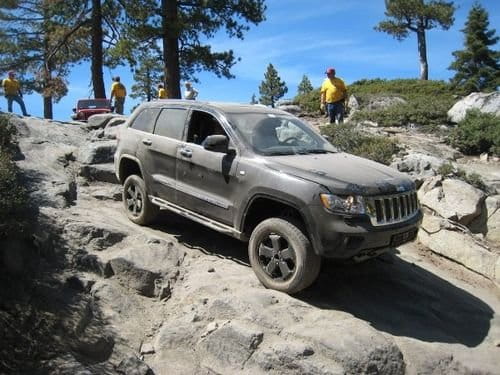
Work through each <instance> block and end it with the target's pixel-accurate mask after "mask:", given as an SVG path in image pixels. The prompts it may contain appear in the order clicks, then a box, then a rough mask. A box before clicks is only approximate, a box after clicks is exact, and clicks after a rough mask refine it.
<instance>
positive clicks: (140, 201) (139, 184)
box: [122, 175, 160, 225]
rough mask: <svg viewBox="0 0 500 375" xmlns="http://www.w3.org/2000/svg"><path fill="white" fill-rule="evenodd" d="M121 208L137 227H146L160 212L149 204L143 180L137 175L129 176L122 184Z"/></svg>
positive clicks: (156, 207)
mask: <svg viewBox="0 0 500 375" xmlns="http://www.w3.org/2000/svg"><path fill="white" fill-rule="evenodd" d="M122 198H123V206H124V207H125V212H126V213H127V217H128V218H129V219H130V220H131V221H132V222H134V223H136V224H139V225H148V224H150V223H152V222H153V221H154V219H155V218H156V217H157V216H158V212H159V211H160V209H159V207H158V206H156V205H154V204H153V203H151V202H150V200H149V198H148V196H147V192H146V184H145V183H144V180H143V179H142V178H141V177H139V176H137V175H130V176H128V177H127V179H126V180H125V183H124V184H123V193H122Z"/></svg>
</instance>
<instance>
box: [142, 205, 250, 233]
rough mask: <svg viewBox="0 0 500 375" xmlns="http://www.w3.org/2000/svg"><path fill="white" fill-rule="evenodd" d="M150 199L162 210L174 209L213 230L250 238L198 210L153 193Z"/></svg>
mask: <svg viewBox="0 0 500 375" xmlns="http://www.w3.org/2000/svg"><path fill="white" fill-rule="evenodd" d="M149 200H150V201H151V203H153V204H155V205H157V206H158V207H160V209H162V210H168V211H172V212H174V213H176V214H178V215H181V216H183V217H185V218H187V219H190V220H193V221H196V222H197V223H199V224H201V225H204V226H206V227H209V228H211V229H213V230H216V231H217V232H221V233H224V234H227V235H229V236H232V237H235V238H237V239H239V240H243V241H245V240H248V238H247V236H245V235H244V234H243V233H242V232H240V231H238V230H236V229H234V228H233V227H230V226H229V225H226V224H222V223H219V222H218V221H216V220H213V219H209V218H207V217H205V216H203V215H200V214H198V213H196V212H193V211H191V210H188V209H186V208H183V207H180V206H178V205H176V204H173V203H170V202H168V201H165V200H163V199H161V198H158V197H155V196H152V195H150V196H149Z"/></svg>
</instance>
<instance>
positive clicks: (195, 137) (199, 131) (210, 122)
mask: <svg viewBox="0 0 500 375" xmlns="http://www.w3.org/2000/svg"><path fill="white" fill-rule="evenodd" d="M216 134H219V135H225V136H227V134H226V132H225V131H224V129H223V128H222V126H221V124H220V123H219V121H217V119H216V118H215V117H214V116H212V115H211V114H209V113H206V112H201V111H193V113H192V115H191V120H190V121H189V128H188V136H187V142H190V143H196V144H198V145H201V144H202V143H203V141H204V140H205V139H206V138H207V137H208V136H209V135H216Z"/></svg>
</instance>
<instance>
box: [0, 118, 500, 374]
mask: <svg viewBox="0 0 500 375" xmlns="http://www.w3.org/2000/svg"><path fill="white" fill-rule="evenodd" d="M124 120H125V119H124V118H122V117H113V116H109V115H104V116H95V117H93V118H91V120H90V121H89V123H88V124H85V125H83V124H77V123H59V122H50V121H44V120H40V119H35V118H28V119H16V120H15V121H16V123H17V127H18V129H19V131H20V136H19V147H20V154H19V157H18V159H19V160H18V165H19V166H20V167H21V169H22V172H23V174H24V176H25V178H26V182H27V186H28V187H29V190H30V196H31V201H32V202H31V203H32V206H33V207H34V210H33V214H32V217H31V221H32V223H33V226H32V228H31V233H30V238H31V239H30V240H28V239H27V240H18V239H16V240H14V239H9V240H5V241H3V242H2V243H0V252H1V260H0V262H1V263H0V267H1V268H2V269H3V270H5V272H3V276H2V278H1V279H0V280H2V286H3V288H2V293H1V297H2V298H1V299H0V337H2V340H1V343H0V373H30V374H36V373H55V374H260V373H270V374H360V373H366V374H377V373H380V374H406V373H407V374H444V373H446V374H498V373H499V370H498V368H500V366H499V364H500V362H499V360H498V358H500V316H499V311H500V298H499V297H500V293H499V289H498V285H499V280H500V267H499V262H498V256H499V250H498V244H499V231H500V224H499V223H500V210H499V207H500V203H499V202H500V198H499V196H498V195H497V191H496V189H497V188H500V186H499V183H500V176H499V173H500V172H499V171H500V164H499V162H498V161H494V160H490V161H480V160H478V159H463V158H460V156H461V155H459V154H458V153H457V152H456V151H454V150H452V149H449V148H447V146H445V145H443V144H442V142H440V140H439V139H437V138H436V139H433V138H432V137H429V136H423V135H422V134H419V133H416V132H411V131H401V132H398V133H397V134H396V135H395V136H397V137H400V140H401V141H402V142H403V143H404V144H405V145H406V149H405V151H404V152H402V153H401V154H400V155H399V156H398V158H396V159H395V160H394V164H393V166H394V167H395V168H398V169H399V170H401V171H404V172H407V173H409V174H410V175H412V176H413V177H414V178H415V180H416V181H417V182H418V184H419V186H420V190H419V196H420V199H421V201H422V204H423V206H424V207H425V210H426V216H425V220H424V225H423V228H422V230H421V231H420V234H419V242H415V243H411V244H408V245H405V246H402V247H400V248H398V249H394V250H393V251H392V252H390V253H387V254H385V255H383V256H382V257H380V258H377V259H373V260H370V261H366V262H364V263H360V264H349V263H347V264H346V263H335V262H325V263H324V264H323V268H322V271H321V274H320V277H319V279H318V281H317V282H316V283H315V284H314V285H313V286H312V287H311V288H309V289H307V290H306V291H304V292H302V293H300V294H298V295H294V296H288V295H286V294H283V293H279V292H276V291H273V290H267V289H265V288H264V287H262V286H261V285H260V283H259V282H258V280H257V278H256V277H255V276H254V273H253V272H252V270H251V268H250V267H249V264H248V257H247V253H246V244H244V243H240V242H238V241H236V240H234V239H232V238H229V237H226V236H224V235H222V234H219V233H216V232H214V231H211V230H209V229H207V228H205V227H203V226H200V225H198V224H195V223H192V222H189V221H187V220H185V219H182V218H180V217H177V216H175V215H173V214H167V213H165V214H163V215H162V216H161V218H160V219H159V220H158V222H157V224H156V225H154V226H152V227H140V226H137V225H134V224H133V223H131V222H130V221H128V219H127V218H126V216H125V214H124V212H123V209H122V203H121V191H120V186H119V185H117V184H116V180H115V177H114V170H113V166H112V164H111V162H112V158H113V153H114V149H115V146H116V134H117V132H118V131H119V127H120V125H121V124H122V123H123V122H124ZM377 131H378V132H381V133H383V132H386V133H387V132H389V133H390V130H387V129H378V130H377ZM391 134H394V133H391ZM393 136H394V135H393ZM448 162H449V163H452V165H454V166H457V168H458V167H459V166H460V168H464V169H470V170H475V171H477V170H480V169H481V171H482V175H483V176H484V180H485V182H486V183H487V187H488V189H487V191H486V192H485V191H482V190H479V189H477V188H474V187H472V186H471V185H469V184H467V183H466V182H463V181H460V180H458V179H456V178H451V177H450V176H441V175H439V174H438V172H437V171H438V169H439V166H440V165H442V164H443V163H448Z"/></svg>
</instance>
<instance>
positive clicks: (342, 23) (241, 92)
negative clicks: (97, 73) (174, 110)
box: [0, 0, 500, 120]
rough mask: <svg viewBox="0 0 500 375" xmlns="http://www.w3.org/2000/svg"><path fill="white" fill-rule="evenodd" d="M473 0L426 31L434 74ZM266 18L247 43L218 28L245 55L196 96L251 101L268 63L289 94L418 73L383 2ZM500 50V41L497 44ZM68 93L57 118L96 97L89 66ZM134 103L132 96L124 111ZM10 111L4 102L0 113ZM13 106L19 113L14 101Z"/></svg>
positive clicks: (216, 46) (299, 5) (271, 3)
mask: <svg viewBox="0 0 500 375" xmlns="http://www.w3.org/2000/svg"><path fill="white" fill-rule="evenodd" d="M473 3H474V0H456V1H455V5H456V6H458V10H457V11H456V13H455V24H454V26H453V27H452V28H451V29H450V30H448V31H442V30H441V29H433V30H431V31H429V32H428V33H427V53H428V60H429V77H430V79H444V80H447V79H449V78H450V77H451V76H452V75H453V72H452V71H449V70H448V69H447V67H448V66H449V64H450V63H451V61H452V55H451V53H452V51H455V50H458V49H462V48H463V33H462V32H460V30H461V29H462V28H463V27H464V23H465V21H466V18H467V14H468V12H469V10H470V8H471V6H472V4H473ZM479 3H480V4H481V5H482V6H483V7H484V8H486V10H487V11H488V13H489V17H490V28H495V29H496V30H497V34H496V35H500V0H480V1H479ZM266 4H267V8H268V9H267V12H266V18H267V20H266V21H264V22H263V23H261V24H260V25H258V26H252V27H251V30H250V31H249V32H248V33H246V34H245V39H244V40H243V41H241V40H238V39H229V38H228V37H227V36H226V35H225V34H224V33H222V32H221V33H219V34H218V35H217V37H216V38H214V39H211V40H210V44H211V45H212V50H214V51H218V50H226V49H233V50H234V52H235V55H236V56H239V57H241V61H240V62H239V63H237V64H236V65H235V66H234V68H233V70H232V72H233V74H234V75H235V76H236V78H235V79H231V80H227V79H225V78H217V77H216V76H215V75H214V74H212V73H208V72H202V73H200V74H199V75H198V78H199V80H200V82H199V83H198V84H196V85H195V86H196V88H197V89H198V91H199V93H200V94H199V96H198V99H199V100H215V101H232V102H245V103H248V102H249V101H250V98H251V96H252V94H254V93H255V94H256V96H257V97H258V96H259V84H260V82H261V81H262V80H263V77H264V72H265V70H266V67H267V65H268V64H269V63H272V64H273V65H274V67H275V68H276V69H277V70H278V73H279V75H280V77H281V78H282V80H284V81H285V82H286V84H287V86H288V93H287V94H286V96H285V97H286V98H292V97H293V96H295V94H296V90H297V85H298V83H299V82H300V80H301V78H302V76H303V75H304V74H306V75H307V76H308V77H309V79H310V80H311V82H312V83H313V85H314V86H315V87H317V86H319V85H320V84H321V82H322V81H323V79H324V77H325V75H324V71H325V69H326V68H327V67H329V66H332V67H335V68H336V70H337V76H339V77H340V78H342V79H344V81H345V82H346V83H347V84H349V83H352V82H354V81H356V80H359V79H363V78H387V79H395V78H417V77H418V75H419V63H418V54H417V42H416V38H415V36H414V35H411V36H410V37H409V38H408V39H406V40H404V41H402V42H398V41H397V40H395V39H393V38H392V37H391V36H389V35H388V34H385V33H380V32H376V31H375V30H374V29H373V27H374V26H375V25H376V24H377V23H378V22H379V21H380V20H382V19H383V18H384V11H385V6H384V0H335V1H324V0H323V1H320V0H309V1H304V0H267V1H266ZM497 48H498V45H497ZM114 75H120V76H121V79H122V82H123V83H124V84H125V85H126V86H127V88H130V86H131V85H132V83H133V81H132V74H131V73H130V70H129V68H128V67H119V68H117V69H113V70H110V69H108V68H105V69H104V77H105V82H106V89H107V90H108V95H109V87H110V85H111V77H112V76H114ZM68 80H69V94H68V95H67V96H66V97H64V98H63V99H62V100H61V101H60V102H59V103H55V104H54V118H55V119H58V120H68V119H69V116H70V114H71V109H72V108H73V107H74V104H75V102H76V100H77V99H79V98H85V97H88V96H89V95H90V94H91V90H90V87H89V83H90V68H89V65H88V64H82V65H79V66H76V67H75V68H74V69H73V71H72V73H71V75H70V76H69V79H68ZM25 103H26V106H27V108H28V112H29V113H30V114H32V115H34V116H40V117H41V116H42V115H43V106H42V98H41V97H40V96H39V95H37V94H34V95H25ZM135 104H137V100H133V99H132V98H130V97H128V98H127V100H126V102H125V114H128V113H130V109H131V108H132V107H133V106H134V105H135ZM2 108H3V110H4V111H5V108H6V103H5V101H0V110H2ZM14 111H15V112H17V113H19V112H20V111H19V108H18V107H17V104H14Z"/></svg>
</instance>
